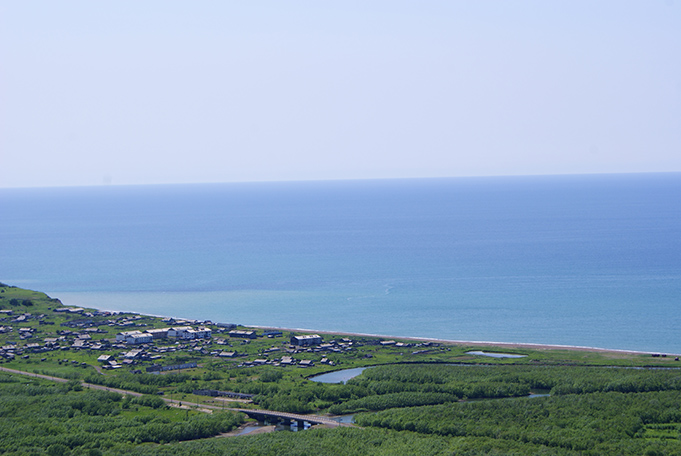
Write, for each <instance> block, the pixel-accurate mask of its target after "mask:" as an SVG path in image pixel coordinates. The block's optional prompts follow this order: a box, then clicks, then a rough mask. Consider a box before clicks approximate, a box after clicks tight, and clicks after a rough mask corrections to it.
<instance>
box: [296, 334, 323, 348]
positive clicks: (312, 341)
mask: <svg viewBox="0 0 681 456" xmlns="http://www.w3.org/2000/svg"><path fill="white" fill-rule="evenodd" d="M321 343H322V337H321V336H320V335H318V334H308V335H305V336H292V337H291V345H299V346H301V347H308V346H310V345H318V344H321Z"/></svg>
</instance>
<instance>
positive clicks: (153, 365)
mask: <svg viewBox="0 0 681 456" xmlns="http://www.w3.org/2000/svg"><path fill="white" fill-rule="evenodd" d="M29 309H30V306H28V308H27V309H25V308H19V309H17V310H14V309H3V310H0V341H2V342H0V343H2V345H1V346H0V362H1V361H2V360H5V361H12V360H15V359H23V360H33V361H34V362H35V361H37V360H39V361H38V362H45V361H47V360H48V359H51V360H53V361H54V360H56V361H57V362H58V363H59V364H60V365H61V364H71V365H80V366H82V367H87V366H93V367H94V368H95V369H96V370H98V371H101V370H117V369H121V368H124V367H127V368H130V371H131V372H132V373H140V372H142V371H145V372H147V373H161V372H167V371H177V370H183V369H191V368H195V367H197V362H201V361H203V360H205V359H213V360H223V361H225V362H227V363H229V364H227V366H229V367H230V368H247V367H255V366H263V365H270V366H281V367H291V366H296V367H300V368H309V367H313V366H315V365H317V364H319V365H327V366H335V365H336V363H337V359H338V358H336V359H334V357H335V355H348V354H351V353H352V352H353V351H356V350H357V349H358V348H359V347H362V346H364V345H377V346H384V347H391V348H395V349H400V350H404V349H408V348H410V347H417V348H421V350H416V351H413V352H412V354H421V353H427V352H428V351H429V350H431V349H433V348H436V347H438V346H439V344H434V343H431V342H423V343H418V344H411V343H405V342H396V341H394V340H382V339H374V338H369V339H367V338H349V337H333V338H330V339H329V340H324V338H323V337H322V336H320V335H319V334H300V333H297V332H296V333H293V332H290V331H286V332H285V331H282V330H279V329H265V330H261V331H260V332H259V331H258V330H255V329H252V328H245V327H239V326H238V325H236V324H232V323H214V322H211V321H197V320H187V319H174V318H170V317H166V318H160V317H151V316H144V315H138V314H134V313H117V312H108V311H97V310H88V309H84V308H81V307H65V306H59V307H55V308H50V309H49V310H48V311H47V312H41V313H35V314H34V313H31V312H28V311H26V310H29ZM166 325H167V326H166ZM76 353H78V354H80V355H89V356H78V357H75V356H73V355H74V354H76ZM361 356H363V357H366V358H371V357H372V355H371V354H363V355H361ZM70 358H77V359H70ZM178 361H179V362H178Z"/></svg>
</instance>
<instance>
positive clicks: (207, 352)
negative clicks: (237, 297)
mask: <svg viewBox="0 0 681 456" xmlns="http://www.w3.org/2000/svg"><path fill="white" fill-rule="evenodd" d="M55 307H61V303H59V302H58V301H55V300H54V299H51V298H49V297H47V296H46V295H44V294H41V293H36V292H32V291H29V290H22V289H19V288H14V287H7V286H1V287H0V310H6V311H7V310H11V311H12V312H5V313H4V315H6V317H3V321H0V326H4V327H5V328H6V327H8V326H10V325H11V327H12V329H11V330H9V331H8V330H5V332H3V333H1V334H0V346H1V347H11V348H12V349H11V350H9V351H8V353H9V352H11V353H12V354H16V355H15V356H12V357H10V356H6V357H5V359H4V360H3V362H2V364H0V367H7V368H12V369H17V370H20V371H24V372H36V373H43V374H50V375H54V376H57V377H60V378H63V379H70V380H69V381H68V382H64V383H58V382H53V381H48V380H44V379H36V378H32V377H26V376H23V375H17V374H10V373H0V454H8V455H15V454H16V455H20V454H21V455H23V454H36V455H38V454H49V455H81V454H82V455H99V454H104V455H108V454H111V455H119V454H121V455H122V454H149V455H152V454H153V455H156V454H163V455H165V454H167V455H175V454H192V455H194V454H199V455H201V454H206V455H208V454H210V455H211V456H214V455H222V454H225V455H275V454H276V455H304V454H326V455H395V454H404V455H409V454H419V455H445V454H446V455H451V454H457V455H458V454H465V455H483V454H484V455H492V454H494V455H500V454H516V455H525V454H537V455H540V454H551V455H554V454H555V455H608V454H612V455H629V454H631V455H641V454H646V455H678V454H681V370H679V368H678V366H679V363H678V362H677V361H675V359H674V358H675V357H662V356H656V357H651V356H650V355H636V354H623V353H594V352H579V351H566V350H529V349H525V348H522V349H514V350H513V353H516V354H524V355H527V356H526V357H525V358H516V359H503V358H502V359H493V358H486V357H479V356H473V355H470V354H467V352H468V351H470V350H471V349H481V347H471V346H458V345H447V344H435V343H427V344H424V343H420V342H415V341H408V340H404V341H402V340H397V341H389V342H387V343H386V341H385V340H381V339H379V338H368V337H362V338H359V337H356V336H355V337H349V336H343V335H328V336H327V335H325V336H324V340H325V342H327V341H331V340H334V339H335V340H341V339H343V340H344V341H345V342H344V343H343V344H341V345H334V347H341V348H342V349H333V350H332V349H329V348H328V347H327V349H321V348H319V347H310V348H306V349H305V350H300V349H296V350H295V352H293V351H292V348H291V347H289V345H288V338H289V337H290V336H291V335H292V333H290V332H288V331H285V332H283V334H281V337H272V338H267V337H260V338H258V339H253V340H248V341H245V342H242V341H239V340H234V339H230V338H229V337H228V336H227V337H224V338H223V339H222V340H221V337H220V327H219V326H217V325H212V324H209V323H205V324H206V325H208V326H210V327H212V328H213V330H214V332H215V335H214V337H213V338H211V340H207V341H198V342H194V343H185V342H178V341H158V342H155V343H154V346H156V347H157V348H158V347H160V349H158V350H157V352H158V353H159V354H158V355H156V357H155V358H154V359H147V360H135V361H134V362H131V363H129V365H124V366H122V367H120V368H117V369H115V370H114V369H111V370H108V371H107V370H102V369H101V363H99V362H98V361H97V358H98V357H100V356H101V355H102V354H103V353H104V354H107V353H108V354H111V355H116V356H120V354H121V353H122V352H121V348H120V346H117V345H116V344H115V341H114V340H113V339H115V334H116V333H117V332H119V331H121V330H123V329H129V327H130V323H129V322H130V321H134V322H135V323H134V324H135V325H137V326H136V327H147V328H149V327H151V328H157V327H162V326H163V325H167V322H162V321H161V319H158V318H154V317H146V316H135V315H133V314H122V315H116V316H115V319H114V316H110V315H103V316H98V315H93V316H92V317H88V318H90V319H91V320H93V321H94V323H95V324H94V326H91V328H95V329H94V330H93V329H90V331H89V332H88V334H89V335H91V336H92V338H93V339H95V340H96V341H97V342H98V343H97V345H101V347H100V348H98V349H94V348H75V347H74V346H73V345H72V344H71V340H72V339H73V338H77V337H78V335H77V334H71V335H70V336H68V337H66V338H65V339H62V340H61V341H60V344H58V348H56V349H55V348H54V346H52V348H51V349H50V350H45V349H42V348H40V349H39V350H36V351H32V350H30V349H29V344H36V343H37V344H38V345H39V346H40V347H42V346H43V343H44V342H45V340H46V339H47V340H51V339H53V338H55V337H59V336H60V331H63V328H64V326H62V323H69V322H72V321H73V320H74V319H76V318H82V317H80V316H76V317H74V316H71V315H64V314H61V313H54V312H53V309H54V308H55ZM22 315H23V316H26V318H25V319H23V320H22V319H19V318H18V316H22ZM29 316H30V317H29ZM118 322H124V323H123V324H124V325H126V326H122V325H119V324H118ZM142 325H144V326H142ZM22 327H31V328H32V329H31V331H23V332H21V334H22V339H21V340H18V338H17V336H18V335H19V334H20V331H19V329H20V328H22ZM27 332H30V333H31V336H30V337H28V338H26V339H23V337H25V336H24V335H25V334H26V333H27ZM72 332H74V333H77V332H82V333H84V331H72ZM381 341H383V342H384V343H383V344H381ZM165 347H168V348H170V347H172V348H173V349H174V350H172V351H171V350H170V349H168V350H166V348H165ZM227 347H229V348H227ZM484 349H487V350H490V348H489V347H485V348H484ZM224 350H230V351H234V352H237V353H238V356H237V357H235V358H231V357H230V358H229V359H224V358H222V357H221V356H220V355H219V353H220V352H222V351H224ZM286 350H288V351H289V352H291V354H292V356H293V357H294V358H295V357H297V358H298V359H308V360H310V361H312V363H310V364H313V365H312V366H311V367H306V368H301V367H299V366H298V365H295V364H294V365H285V364H279V363H277V362H274V361H273V360H274V359H275V357H276V359H279V358H280V357H281V353H282V352H284V351H286ZM149 351H151V349H149ZM494 351H504V349H503V348H498V349H497V348H495V349H494ZM506 351H508V349H506ZM256 360H262V361H256ZM322 360H326V361H325V362H324V363H322V362H321V361H322ZM187 362H195V363H196V367H192V368H189V369H182V370H175V371H172V372H167V373H162V374H151V373H146V367H147V366H151V365H153V364H157V363H162V364H166V365H167V364H172V363H187ZM362 366H374V367H371V368H369V369H366V370H365V371H364V372H363V373H362V375H360V376H358V377H356V378H354V379H352V380H350V381H348V382H347V383H346V384H323V383H317V382H312V381H309V380H308V377H309V376H311V375H314V374H316V373H319V372H327V371H331V370H335V369H339V368H350V367H362ZM650 367H655V368H654V369H651V368H650ZM83 381H85V382H88V383H91V384H97V385H103V386H105V387H108V388H121V389H124V390H128V391H134V392H137V393H141V394H142V395H141V396H132V395H126V394H119V393H115V392H111V391H99V390H92V389H88V388H83V386H82V385H83V384H82V382H83ZM198 390H220V391H230V392H235V393H242V394H249V395H253V396H252V397H251V398H250V399H242V400H229V401H226V400H224V399H223V398H215V397H209V396H201V395H197V394H194V393H195V392H197V391H198ZM530 393H534V395H533V396H534V397H530V396H529V395H530ZM172 401H174V403H172ZM178 402H181V403H182V407H183V408H178V407H177V406H178V405H179V404H178ZM169 405H174V407H169ZM231 406H234V407H238V408H261V409H269V410H279V411H288V412H296V413H307V414H309V413H318V414H349V413H354V414H356V415H355V421H356V424H357V425H358V426H359V427H355V428H347V427H338V428H333V429H311V430H306V431H304V432H296V433H292V432H275V433H270V434H264V435H248V436H239V437H234V438H215V436H218V435H221V434H223V433H225V432H228V431H230V430H232V429H234V428H235V427H237V426H239V425H240V424H241V423H242V422H243V421H244V420H245V419H246V418H245V416H244V415H243V414H238V413H234V412H230V411H228V410H223V409H226V408H229V407H231ZM207 411H211V412H212V413H206V412H207Z"/></svg>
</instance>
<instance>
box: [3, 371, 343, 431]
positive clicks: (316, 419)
mask: <svg viewBox="0 0 681 456" xmlns="http://www.w3.org/2000/svg"><path fill="white" fill-rule="evenodd" d="M0 371H2V372H7V373H10V374H17V375H25V376H27V377H36V378H42V379H45V380H51V381H53V382H60V383H66V382H68V381H69V380H68V379H66V378H60V377H53V376H51V375H44V374H36V373H33V372H25V371H20V370H16V369H8V368H6V367H0ZM82 385H83V387H84V388H91V389H96V390H102V391H111V392H114V393H119V394H125V395H128V396H137V397H140V396H143V394H141V393H137V392H135V391H128V390H123V389H119V388H110V387H108V386H102V385H95V384H94V383H86V382H82ZM161 399H163V400H164V401H165V402H166V404H168V405H170V406H172V407H179V408H183V409H193V410H199V411H201V412H204V413H213V410H231V411H233V412H240V413H246V414H249V413H250V414H256V415H264V416H270V417H277V418H286V419H292V420H296V421H307V422H308V423H318V424H326V425H328V426H334V427H335V426H340V425H342V424H340V423H338V422H336V421H333V420H332V419H330V418H326V417H322V416H318V415H297V414H293V413H284V412H277V411H273V410H254V409H240V408H232V407H220V406H215V405H207V404H201V405H198V404H197V406H196V407H190V406H189V405H187V404H188V403H187V401H184V404H183V403H182V401H178V400H176V399H168V398H167V397H163V398H161ZM346 425H347V424H346Z"/></svg>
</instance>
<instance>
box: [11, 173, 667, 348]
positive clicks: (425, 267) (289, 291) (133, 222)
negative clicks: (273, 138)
mask: <svg viewBox="0 0 681 456" xmlns="http://www.w3.org/2000/svg"><path fill="white" fill-rule="evenodd" d="M0 243H1V244H2V250H1V252H2V253H1V254H0V281H2V282H4V283H7V284H10V285H16V286H20V287H25V288H30V289H34V290H39V291H44V292H46V293H48V294H49V295H50V296H52V297H56V298H59V299H61V300H62V302H64V304H67V305H79V306H88V307H94V308H99V309H107V310H126V311H136V312H140V313H147V314H154V315H167V316H175V317H184V318H191V319H202V320H203V319H209V320H212V321H215V322H225V323H239V324H246V325H257V326H272V327H285V328H304V329H314V330H320V331H322V330H323V331H339V332H359V333H369V334H380V335H393V336H409V337H428V338H439V339H450V340H470V341H496V342H514V343H538V344H556V345H571V346H588V347H600V348H610V349H623V350H640V351H653V352H666V353H677V354H678V353H681V174H680V173H660V174H620V175H573V176H527V177H485V178H482V177H481V178H447V179H404V180H401V179H395V180H360V181H326V182H322V181H320V182H280V183H229V184H196V185H155V186H101V187H71V188H29V189H0Z"/></svg>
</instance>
